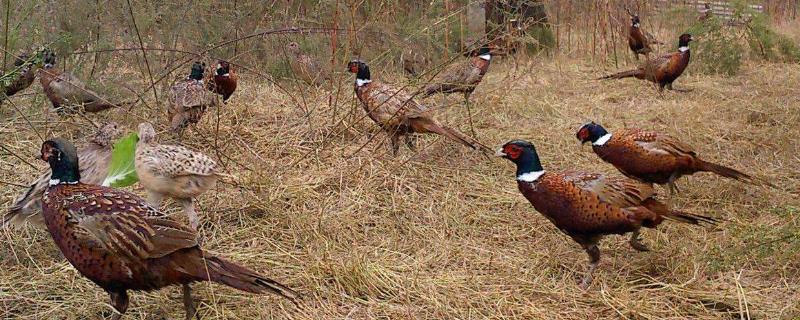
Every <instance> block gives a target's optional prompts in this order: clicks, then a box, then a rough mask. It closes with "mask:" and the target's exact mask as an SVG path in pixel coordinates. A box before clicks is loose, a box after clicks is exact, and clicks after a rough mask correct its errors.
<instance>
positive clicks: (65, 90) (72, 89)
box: [37, 50, 130, 115]
mask: <svg viewBox="0 0 800 320" xmlns="http://www.w3.org/2000/svg"><path fill="white" fill-rule="evenodd" d="M55 64H56V54H55V53H54V52H52V51H49V50H46V51H45V52H44V66H43V68H42V69H39V71H38V72H37V73H38V76H39V82H40V83H41V85H42V90H44V93H45V95H47V99H49V100H50V103H51V104H52V105H53V109H54V110H55V111H56V113H58V114H59V115H67V114H74V113H78V112H82V111H85V112H100V111H104V110H108V109H111V108H118V107H123V106H125V105H128V104H130V103H112V102H109V101H108V100H106V99H104V98H102V97H100V95H98V94H97V93H95V92H94V91H92V90H89V89H87V88H86V85H85V84H84V83H83V82H82V81H81V80H80V79H78V78H76V77H75V76H73V75H72V74H70V73H67V72H61V71H58V70H56V69H55Z"/></svg>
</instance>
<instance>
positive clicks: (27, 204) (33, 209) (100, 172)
mask: <svg viewBox="0 0 800 320" xmlns="http://www.w3.org/2000/svg"><path fill="white" fill-rule="evenodd" d="M120 133H121V131H120V129H119V126H118V125H117V123H115V122H109V123H108V124H106V125H104V126H103V127H101V128H100V129H99V130H98V131H97V133H95V135H94V137H92V139H91V140H89V143H87V144H86V145H85V146H83V147H82V148H81V149H80V150H79V151H78V160H79V161H80V174H81V182H83V183H86V184H100V183H102V182H103V180H104V179H105V178H106V176H107V175H108V165H109V163H110V162H111V151H112V149H113V147H114V140H116V139H117V138H118V137H119V135H120ZM49 182H50V170H47V171H46V172H44V173H42V174H41V175H40V176H39V178H37V179H36V180H35V181H33V182H32V183H31V184H30V187H28V190H26V191H25V193H24V194H22V195H20V196H19V197H18V198H17V201H15V202H14V204H13V205H12V206H11V208H10V209H9V210H8V212H7V213H6V215H5V216H4V217H3V221H2V226H3V227H5V226H12V225H13V226H21V225H22V224H24V223H25V222H26V221H27V222H30V223H32V224H34V225H36V226H38V227H41V228H44V219H43V218H42V195H43V194H44V190H45V189H47V185H48V183H49Z"/></svg>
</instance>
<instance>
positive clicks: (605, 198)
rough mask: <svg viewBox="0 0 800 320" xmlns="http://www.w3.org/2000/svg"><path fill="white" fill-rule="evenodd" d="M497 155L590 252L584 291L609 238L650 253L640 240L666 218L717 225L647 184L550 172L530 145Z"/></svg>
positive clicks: (539, 206) (510, 146) (532, 198)
mask: <svg viewBox="0 0 800 320" xmlns="http://www.w3.org/2000/svg"><path fill="white" fill-rule="evenodd" d="M496 155H497V156H499V157H503V158H506V159H508V160H510V161H511V162H513V163H515V164H516V165H517V172H516V176H517V187H518V188H519V191H520V192H521V193H522V195H524V196H525V198H526V199H528V201H529V202H530V203H531V205H533V207H534V208H535V209H536V211H539V212H540V213H541V214H543V215H544V216H545V217H547V219H548V220H550V221H551V222H552V223H553V224H554V225H555V226H556V227H557V228H558V229H560V230H561V231H562V232H564V233H565V234H567V235H568V236H570V237H571V238H572V239H573V240H574V241H575V242H577V243H578V244H579V245H581V247H583V249H584V250H586V253H587V254H588V255H589V270H588V272H587V273H586V275H585V276H584V278H583V280H582V281H581V284H580V286H581V287H582V288H583V289H586V288H588V287H589V285H590V284H591V283H592V279H593V274H594V271H595V269H596V268H597V265H598V263H599V262H600V249H599V248H598V247H597V244H598V243H599V242H600V240H601V239H602V238H603V237H604V236H606V235H610V234H620V235H621V234H625V233H628V232H630V233H631V238H630V241H629V243H630V245H631V247H633V248H634V249H636V250H638V251H647V250H648V248H647V247H646V246H644V245H643V244H642V243H641V242H640V241H639V230H640V229H641V227H645V228H655V227H657V226H658V225H659V224H661V223H662V222H663V221H664V219H670V220H673V221H677V222H684V223H689V224H695V225H698V224H701V223H708V224H714V223H716V220H715V219H713V218H710V217H705V216H699V215H694V214H689V213H684V212H680V211H674V210H670V209H669V208H668V207H667V206H666V205H665V204H663V203H661V202H659V201H658V200H656V198H655V191H654V189H653V187H652V185H651V184H648V183H642V182H638V181H635V180H631V179H625V178H615V177H607V176H603V175H599V174H593V173H583V172H562V173H559V172H547V171H545V170H544V169H543V168H542V164H541V162H540V160H539V155H538V154H537V153H536V148H535V147H534V146H533V144H531V143H530V142H527V141H522V140H512V141H509V142H507V143H506V144H505V145H503V147H502V148H501V149H499V150H497V153H496Z"/></svg>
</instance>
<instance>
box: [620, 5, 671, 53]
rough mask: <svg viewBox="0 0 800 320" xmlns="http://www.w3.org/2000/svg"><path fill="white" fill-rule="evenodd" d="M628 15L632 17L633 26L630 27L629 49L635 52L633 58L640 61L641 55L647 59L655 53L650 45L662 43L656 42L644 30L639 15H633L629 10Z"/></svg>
mask: <svg viewBox="0 0 800 320" xmlns="http://www.w3.org/2000/svg"><path fill="white" fill-rule="evenodd" d="M626 10H627V9H626ZM628 14H629V15H630V16H631V25H630V26H628V47H629V48H630V49H631V51H633V56H634V57H636V60H639V55H640V54H641V55H644V56H645V57H647V55H648V54H650V52H653V49H652V47H650V45H652V44H662V43H661V42H659V41H658V40H656V39H655V37H653V35H651V34H649V33H647V32H645V31H644V30H642V22H641V20H640V19H639V15H636V14H633V13H631V11H630V10H628Z"/></svg>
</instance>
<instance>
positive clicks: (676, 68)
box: [598, 33, 692, 91]
mask: <svg viewBox="0 0 800 320" xmlns="http://www.w3.org/2000/svg"><path fill="white" fill-rule="evenodd" d="M689 42H692V35H690V34H688V33H684V34H682V35H681V36H680V38H679V39H678V52H673V53H668V54H665V55H662V56H660V57H656V58H653V59H649V60H647V61H645V62H644V63H643V64H642V65H640V66H639V67H638V68H636V69H633V70H628V71H623V72H619V73H615V74H611V75H607V76H604V77H601V78H598V80H604V79H622V78H629V77H636V79H640V80H647V81H650V82H654V83H656V84H658V88H659V91H663V90H664V88H665V87H666V88H667V89H669V90H673V88H672V82H674V81H675V79H678V77H680V76H681V74H683V70H686V67H687V66H688V65H689V57H690V52H689Z"/></svg>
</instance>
